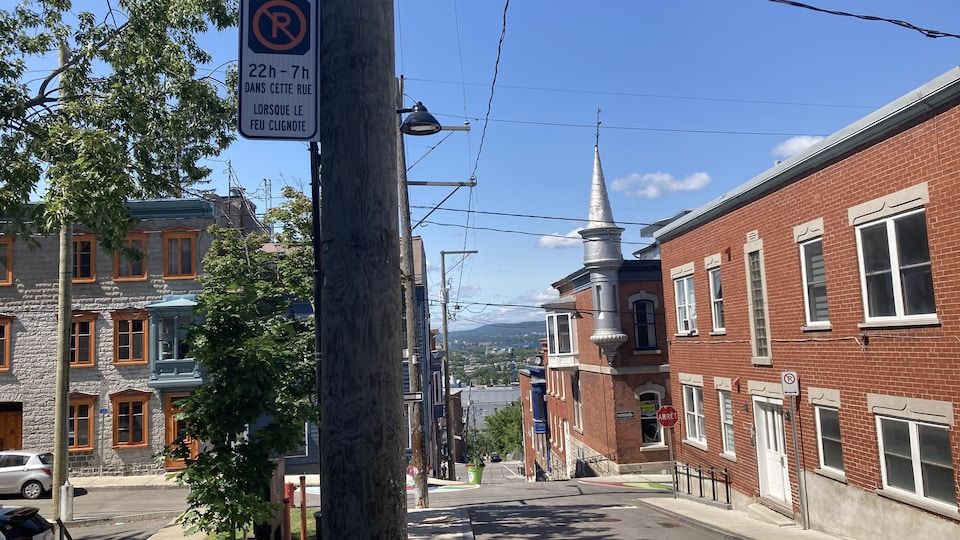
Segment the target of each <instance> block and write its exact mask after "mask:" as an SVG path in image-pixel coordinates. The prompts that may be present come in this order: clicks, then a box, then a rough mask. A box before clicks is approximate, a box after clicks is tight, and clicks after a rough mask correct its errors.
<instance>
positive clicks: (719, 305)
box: [710, 268, 726, 332]
mask: <svg viewBox="0 0 960 540" xmlns="http://www.w3.org/2000/svg"><path fill="white" fill-rule="evenodd" d="M710 314H711V315H713V331H714V332H723V331H724V330H726V327H725V326H724V324H725V323H724V321H723V281H721V279H720V269H719V268H713V269H711V270H710Z"/></svg>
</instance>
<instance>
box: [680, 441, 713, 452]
mask: <svg viewBox="0 0 960 540" xmlns="http://www.w3.org/2000/svg"><path fill="white" fill-rule="evenodd" d="M683 444H685V445H687V446H692V447H694V448H698V449H700V450H704V451H706V449H707V443H705V442H700V441H697V440H692V439H684V440H683Z"/></svg>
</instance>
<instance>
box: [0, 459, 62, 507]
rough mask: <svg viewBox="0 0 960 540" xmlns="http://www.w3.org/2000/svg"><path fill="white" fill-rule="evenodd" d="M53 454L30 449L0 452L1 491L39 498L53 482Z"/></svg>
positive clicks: (48, 489) (28, 497)
mask: <svg viewBox="0 0 960 540" xmlns="http://www.w3.org/2000/svg"><path fill="white" fill-rule="evenodd" d="M52 467H53V454H51V453H49V452H32V451H29V450H6V451H3V452H0V493H19V494H20V495H21V496H23V498H24V499H39V498H40V497H41V496H43V494H44V493H46V492H48V491H50V485H51V484H52V483H53V472H52Z"/></svg>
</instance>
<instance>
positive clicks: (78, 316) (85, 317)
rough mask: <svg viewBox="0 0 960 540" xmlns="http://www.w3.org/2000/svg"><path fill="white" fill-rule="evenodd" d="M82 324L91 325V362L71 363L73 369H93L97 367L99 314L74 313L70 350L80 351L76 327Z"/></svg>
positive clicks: (87, 312)
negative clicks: (87, 323)
mask: <svg viewBox="0 0 960 540" xmlns="http://www.w3.org/2000/svg"><path fill="white" fill-rule="evenodd" d="M81 322H89V323H90V337H89V339H90V348H89V350H90V361H89V362H84V363H80V362H70V367H71V368H81V369H82V368H92V367H95V366H96V365H97V313H95V312H90V311H82V312H74V313H73V317H72V320H71V321H70V348H71V349H76V350H79V349H80V346H79V345H80V342H79V341H78V337H77V333H76V331H75V325H76V324H78V323H81Z"/></svg>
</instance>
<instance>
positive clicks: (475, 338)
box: [450, 321, 546, 349]
mask: <svg viewBox="0 0 960 540" xmlns="http://www.w3.org/2000/svg"><path fill="white" fill-rule="evenodd" d="M544 337H546V335H545V330H544V325H543V321H530V322H521V323H511V324H506V323H505V324H487V325H484V326H480V327H477V328H473V329H471V330H453V331H451V332H450V341H451V342H452V343H451V346H450V348H451V349H462V348H463V346H462V345H463V344H477V343H490V344H492V345H496V346H499V347H515V348H537V347H538V346H539V343H540V339H541V338H544ZM456 342H460V343H459V344H458V343H456ZM457 345H460V346H457Z"/></svg>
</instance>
